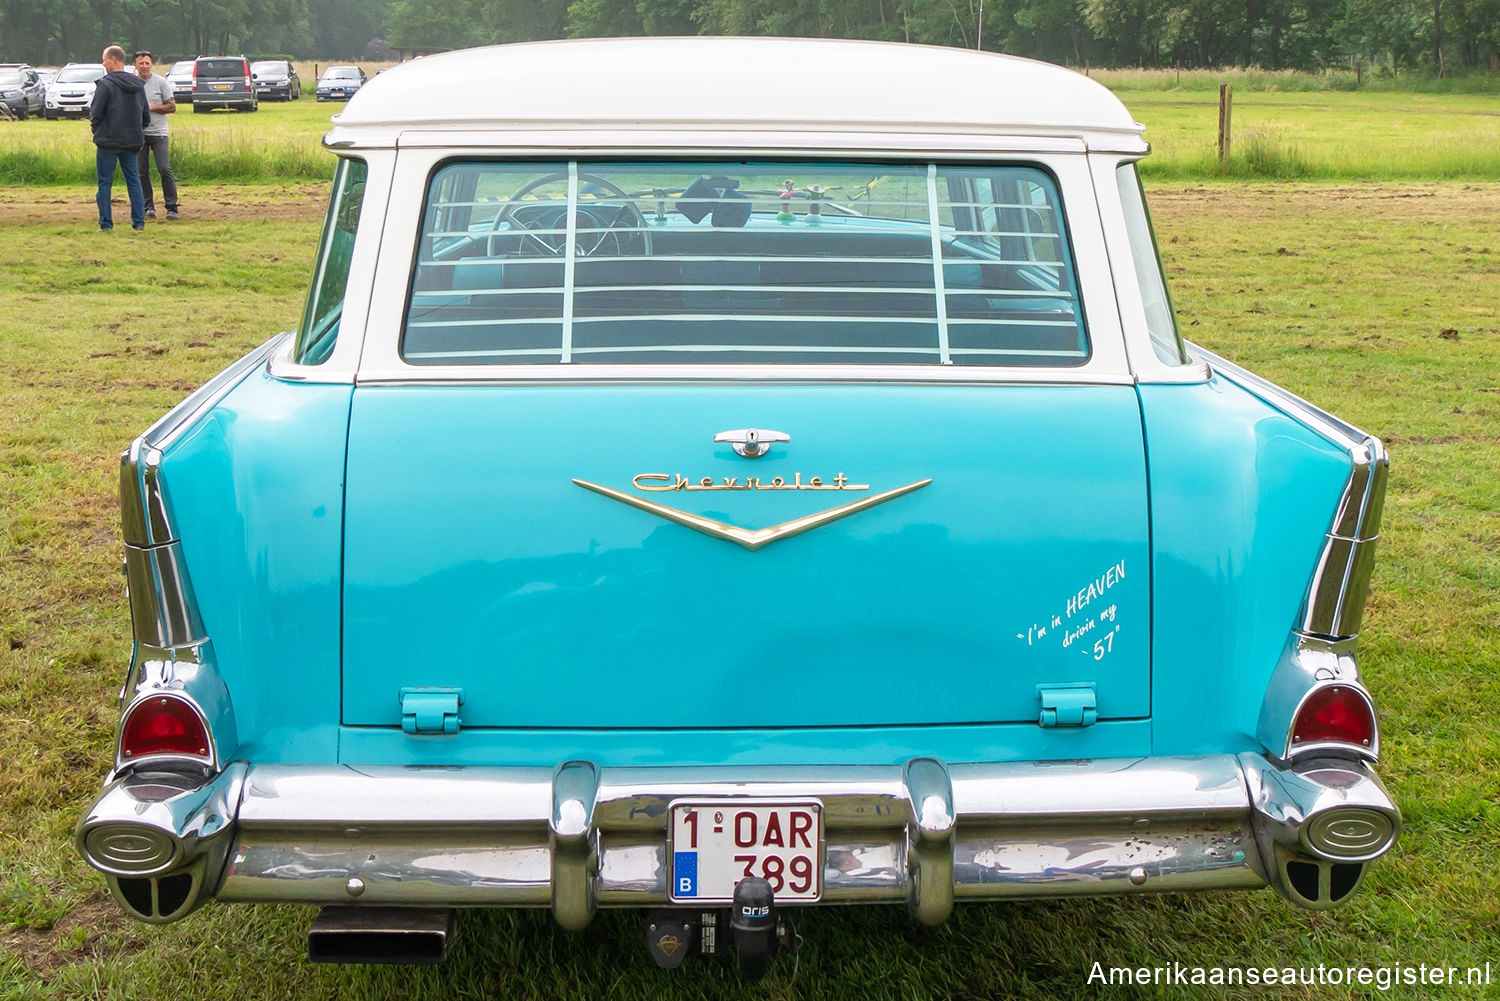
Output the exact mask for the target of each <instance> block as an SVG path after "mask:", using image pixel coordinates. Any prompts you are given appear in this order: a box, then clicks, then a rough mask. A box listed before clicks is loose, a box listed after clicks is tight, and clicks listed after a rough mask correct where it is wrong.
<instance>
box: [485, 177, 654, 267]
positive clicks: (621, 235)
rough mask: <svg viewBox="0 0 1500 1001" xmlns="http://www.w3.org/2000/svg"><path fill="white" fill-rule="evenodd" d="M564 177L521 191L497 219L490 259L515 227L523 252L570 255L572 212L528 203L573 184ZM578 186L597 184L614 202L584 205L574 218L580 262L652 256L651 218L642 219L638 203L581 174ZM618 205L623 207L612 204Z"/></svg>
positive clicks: (602, 179) (540, 179) (532, 182)
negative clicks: (539, 192) (536, 194)
mask: <svg viewBox="0 0 1500 1001" xmlns="http://www.w3.org/2000/svg"><path fill="white" fill-rule="evenodd" d="M567 178H568V175H567V174H566V173H565V172H563V171H554V172H552V173H550V174H543V175H541V176H540V177H534V178H532V179H531V180H529V181H527V182H526V183H525V184H523V185H521V186H520V187H519V188H517V189H516V191H515V193H514V194H512V195H511V196H510V199H509V200H508V201H507V202H506V203H505V205H504V206H502V207H501V209H500V211H499V212H497V213H496V214H495V220H494V222H493V223H492V224H491V227H492V229H493V230H494V232H495V235H494V236H491V237H490V256H492V257H493V256H496V254H495V249H494V248H495V241H496V240H498V239H500V238H501V236H502V232H503V231H502V230H501V226H502V225H508V226H510V229H511V232H512V233H514V234H517V235H518V236H519V237H520V246H519V251H520V253H521V254H523V255H531V256H534V257H561V256H562V255H563V254H564V253H565V252H566V251H567V249H568V248H567V243H568V235H567V228H568V208H567V206H566V205H558V204H556V203H551V204H549V203H545V202H544V203H539V204H532V205H527V204H524V203H523V201H522V199H524V198H525V197H526V196H527V195H529V194H530V193H531V192H533V191H535V190H536V189H537V188H540V187H542V186H543V185H545V184H553V183H555V182H557V181H565V180H567ZM578 183H579V186H580V187H581V186H582V185H584V184H592V185H594V186H595V187H597V188H599V189H600V190H602V191H604V192H605V193H606V194H607V195H609V196H610V198H609V199H608V200H605V201H594V202H588V203H584V202H581V201H580V202H579V203H578V207H577V208H576V209H575V210H574V213H573V229H574V233H575V247H576V250H575V252H576V253H577V255H578V256H579V257H593V256H596V255H602V256H622V255H625V254H641V255H647V256H649V255H650V253H651V234H650V233H649V232H647V229H646V217H645V216H644V215H642V214H641V210H640V208H639V207H638V206H637V205H636V204H635V199H633V198H631V197H630V195H628V194H626V193H625V191H624V190H623V189H622V188H620V186H619V185H617V184H615V183H614V182H613V181H611V180H609V179H608V178H605V177H600V176H599V175H598V174H586V173H579V175H578ZM615 199H618V200H619V205H614V204H612V202H613V201H614V200H615Z"/></svg>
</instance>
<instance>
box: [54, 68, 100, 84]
mask: <svg viewBox="0 0 1500 1001" xmlns="http://www.w3.org/2000/svg"><path fill="white" fill-rule="evenodd" d="M103 75H104V67H103V66H69V67H68V68H67V69H64V70H61V71H60V72H59V73H58V74H57V82H58V83H88V82H90V81H92V80H97V79H99V78H100V77H102V76H103Z"/></svg>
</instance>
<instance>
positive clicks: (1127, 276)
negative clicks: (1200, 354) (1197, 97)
mask: <svg viewBox="0 0 1500 1001" xmlns="http://www.w3.org/2000/svg"><path fill="white" fill-rule="evenodd" d="M1139 159H1140V157H1139V156H1133V155H1132V156H1120V155H1117V154H1094V155H1091V156H1090V157H1089V165H1090V167H1091V168H1092V171H1093V179H1094V198H1095V199H1096V201H1097V204H1098V206H1099V217H1100V220H1101V224H1102V225H1103V227H1104V233H1105V240H1106V242H1107V244H1108V247H1109V261H1110V268H1111V273H1112V275H1113V276H1114V294H1115V302H1116V303H1117V305H1118V308H1119V311H1120V317H1121V327H1122V329H1123V331H1124V338H1125V351H1126V354H1127V355H1128V356H1129V359H1130V370H1131V371H1132V372H1134V373H1135V375H1136V379H1137V380H1138V381H1139V382H1141V383H1149V384H1152V385H1192V384H1198V383H1203V382H1207V381H1208V380H1209V378H1210V377H1211V376H1212V374H1213V373H1212V371H1211V370H1210V367H1209V365H1208V363H1207V362H1206V361H1205V360H1204V359H1202V358H1195V357H1194V352H1193V349H1192V348H1191V347H1190V348H1189V350H1188V359H1187V361H1186V362H1184V363H1183V364H1181V365H1168V364H1166V363H1165V362H1163V361H1162V360H1161V358H1160V357H1159V356H1158V355H1157V353H1156V348H1155V347H1154V346H1153V345H1152V343H1151V331H1150V329H1149V326H1148V324H1147V320H1146V306H1145V303H1144V302H1143V301H1142V299H1141V287H1140V280H1139V278H1138V277H1137V275H1136V270H1135V267H1136V263H1135V251H1134V248H1132V247H1131V244H1130V231H1129V228H1128V226H1127V224H1126V221H1125V207H1124V205H1123V204H1122V203H1121V201H1120V187H1119V182H1118V181H1117V180H1116V177H1115V172H1116V171H1117V170H1119V168H1120V167H1121V166H1122V165H1124V164H1126V163H1131V162H1133V161H1136V160H1139ZM1183 343H1184V345H1186V344H1187V342H1186V341H1184V342H1183Z"/></svg>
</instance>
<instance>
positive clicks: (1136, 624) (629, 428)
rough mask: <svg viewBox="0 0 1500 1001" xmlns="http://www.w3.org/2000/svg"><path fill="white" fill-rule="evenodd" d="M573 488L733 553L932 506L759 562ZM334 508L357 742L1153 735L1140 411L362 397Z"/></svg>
mask: <svg viewBox="0 0 1500 1001" xmlns="http://www.w3.org/2000/svg"><path fill="white" fill-rule="evenodd" d="M747 427H755V428H761V429H767V430H775V431H781V432H784V433H786V434H788V435H790V439H791V440H790V441H789V442H786V443H783V444H779V445H776V446H774V447H773V448H772V449H771V451H770V453H769V454H768V455H766V456H763V457H761V458H756V459H746V458H742V457H740V456H738V455H736V454H735V452H734V451H733V450H732V449H731V447H730V446H729V445H727V444H716V443H715V442H714V441H713V438H714V435H715V434H716V433H718V432H722V431H728V430H734V429H742V428H747ZM752 477H753V478H757V479H758V481H759V487H760V488H759V489H720V487H726V486H733V487H735V488H739V487H743V486H745V485H746V484H747V481H748V480H749V479H750V478H752ZM814 478H816V480H817V482H816V483H815V482H814ZM575 480H577V481H584V482H585V483H587V484H592V485H595V486H597V487H602V488H604V489H605V490H606V491H615V492H618V493H619V494H622V495H624V496H626V497H629V498H636V499H639V500H641V501H643V502H646V503H648V504H657V505H662V506H664V507H666V508H670V509H673V510H674V511H676V512H683V513H685V514H687V515H693V516H701V517H705V518H707V519H712V520H714V521H717V522H721V523H726V524H728V525H732V526H738V527H740V528H746V529H760V528H765V527H768V526H773V525H777V524H780V523H783V522H786V521H788V520H791V519H798V518H802V517H804V516H808V515H814V514H817V513H818V512H824V511H828V510H829V509H833V508H838V507H841V506H843V505H848V504H852V503H855V502H857V501H859V500H862V499H865V498H870V497H874V496H876V495H879V494H882V493H884V492H887V491H893V490H896V489H897V488H902V487H911V486H912V485H913V484H918V483H921V482H922V481H925V480H930V481H931V482H930V483H927V484H926V485H923V486H915V487H912V489H910V490H909V491H907V492H905V493H902V494H900V495H899V496H893V497H892V498H891V499H888V500H886V501H884V502H881V503H878V504H875V505H873V506H868V507H866V508H865V509H863V510H859V511H857V512H855V513H852V514H849V515H847V516H845V517H841V518H837V519H835V520H831V521H828V522H826V523H823V524H820V525H818V527H816V528H814V529H812V530H810V531H807V532H805V533H804V534H799V535H794V536H787V537H782V538H779V539H777V540H775V541H771V542H769V543H767V544H766V545H764V547H763V548H760V549H757V550H754V551H752V550H750V549H747V548H744V547H742V546H741V545H738V544H736V543H735V542H733V541H726V540H725V539H723V538H718V537H714V536H713V535H711V534H706V533H705V532H703V531H699V530H696V529H694V528H693V527H689V526H686V525H683V524H679V523H676V522H675V521H673V520H671V515H670V514H657V513H652V512H651V511H648V510H643V509H641V508H640V507H638V506H635V505H632V504H630V503H627V502H626V501H624V500H621V499H616V498H615V497H613V496H610V495H608V494H607V493H604V492H599V491H598V490H595V489H591V488H587V487H583V486H580V485H579V484H578V483H576V482H575ZM778 480H779V481H780V482H779V483H778ZM727 481H730V482H727ZM705 485H707V486H712V487H714V489H703V487H705ZM815 486H816V487H821V488H822V489H812V488H813V487H815ZM663 487H665V488H667V489H660V488H663ZM777 487H781V488H782V489H777ZM799 487H801V489H798V488H799ZM653 488H656V489H653ZM347 497H348V500H347V528H346V543H345V545H346V549H345V568H344V580H345V584H344V587H345V596H344V601H345V605H344V607H345V616H344V665H343V684H344V689H343V693H344V695H343V699H344V710H343V711H344V722H345V723H346V724H349V725H375V726H399V725H400V722H401V712H400V690H401V689H402V688H404V687H417V686H437V687H452V688H460V689H462V690H463V695H464V704H463V708H462V712H461V716H462V720H463V725H464V726H465V727H466V728H468V727H476V726H477V727H663V728H675V727H762V726H764V727H771V726H809V725H818V726H856V725H874V724H923V723H950V722H1021V721H1031V722H1035V721H1036V719H1037V715H1038V709H1039V696H1038V686H1059V685H1071V684H1084V683H1091V684H1092V685H1093V686H1094V687H1095V689H1096V691H1097V697H1098V709H1099V718H1100V719H1122V718H1143V717H1148V716H1149V715H1150V665H1149V642H1148V638H1149V616H1150V608H1149V593H1150V592H1149V581H1148V559H1147V556H1148V533H1147V508H1146V501H1147V498H1146V475H1145V465H1144V455H1143V447H1142V440H1141V424H1140V411H1139V404H1138V401H1137V397H1136V394H1135V392H1134V390H1133V389H1132V388H1130V387H1123V386H1089V387H1079V386H1072V387H1057V386H1053V387H1047V386H989V387H984V386H976V387H956V386H947V387H934V386H796V387H785V386H780V387H775V386H746V385H728V386H719V387H703V386H696V387H695V386H660V385H656V386H627V385H622V386H614V387H599V386H561V387H504V386H463V385H453V386H429V387H415V386H403V387H361V388H358V389H357V390H356V391H355V393H354V404H353V417H352V422H351V431H350V445H349V455H348V470H347Z"/></svg>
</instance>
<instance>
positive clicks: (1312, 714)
mask: <svg viewBox="0 0 1500 1001" xmlns="http://www.w3.org/2000/svg"><path fill="white" fill-rule="evenodd" d="M1375 739H1376V737H1375V711H1374V707H1372V706H1371V705H1370V700H1369V698H1367V697H1366V696H1365V694H1364V693H1363V692H1361V691H1360V690H1359V689H1358V688H1356V687H1354V686H1351V685H1328V686H1326V687H1323V688H1318V689H1314V690H1313V691H1312V692H1311V693H1310V694H1309V695H1308V696H1307V698H1305V699H1303V700H1302V705H1301V706H1299V707H1298V709H1297V715H1296V717H1295V718H1294V719H1293V720H1292V745H1291V748H1290V750H1291V753H1293V754H1296V753H1298V752H1299V751H1302V750H1304V749H1308V748H1311V747H1313V746H1324V745H1328V744H1348V745H1350V746H1352V747H1354V748H1358V749H1359V750H1360V751H1361V752H1363V753H1365V754H1373V753H1374V752H1375Z"/></svg>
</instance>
